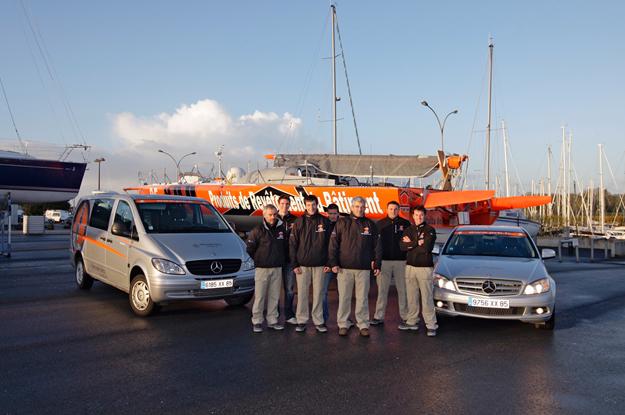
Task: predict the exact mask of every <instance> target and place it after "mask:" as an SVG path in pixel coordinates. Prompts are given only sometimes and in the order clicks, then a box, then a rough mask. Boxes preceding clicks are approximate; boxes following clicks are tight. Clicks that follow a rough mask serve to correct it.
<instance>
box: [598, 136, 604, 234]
mask: <svg viewBox="0 0 625 415" xmlns="http://www.w3.org/2000/svg"><path fill="white" fill-rule="evenodd" d="M599 209H600V210H601V234H605V189H604V188H603V144H599Z"/></svg>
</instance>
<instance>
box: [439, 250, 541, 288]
mask: <svg viewBox="0 0 625 415" xmlns="http://www.w3.org/2000/svg"><path fill="white" fill-rule="evenodd" d="M436 272H438V273H439V274H441V275H444V276H445V277H447V278H458V277H482V278H483V277H490V278H503V279H514V280H520V281H524V282H532V281H535V280H537V279H539V278H543V277H546V276H547V275H548V274H547V271H546V270H545V266H544V265H543V262H542V260H540V259H533V258H504V257H489V256H479V257H478V256H464V255H441V256H440V257H439V259H438V263H437V264H436Z"/></svg>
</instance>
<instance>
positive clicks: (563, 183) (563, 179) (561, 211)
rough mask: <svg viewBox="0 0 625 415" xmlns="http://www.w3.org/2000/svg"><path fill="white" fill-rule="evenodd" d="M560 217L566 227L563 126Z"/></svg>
mask: <svg viewBox="0 0 625 415" xmlns="http://www.w3.org/2000/svg"><path fill="white" fill-rule="evenodd" d="M560 177H561V179H560V180H561V182H560V215H561V216H562V225H563V226H568V223H567V222H566V203H567V201H566V135H565V133H564V126H563V127H562V148H561V149H560Z"/></svg>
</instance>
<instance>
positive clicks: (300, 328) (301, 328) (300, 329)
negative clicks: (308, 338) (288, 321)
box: [295, 324, 306, 333]
mask: <svg viewBox="0 0 625 415" xmlns="http://www.w3.org/2000/svg"><path fill="white" fill-rule="evenodd" d="M295 331H296V332H298V333H303V332H305V331H306V324H298V325H297V327H295Z"/></svg>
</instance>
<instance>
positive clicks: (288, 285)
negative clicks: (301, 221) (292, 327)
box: [278, 195, 297, 324]
mask: <svg viewBox="0 0 625 415" xmlns="http://www.w3.org/2000/svg"><path fill="white" fill-rule="evenodd" d="M290 208H291V199H289V196H288V195H282V196H280V197H279V198H278V219H280V220H281V221H282V222H283V223H284V226H285V227H286V231H287V235H286V240H287V248H288V240H289V232H290V231H291V227H292V226H293V222H295V219H296V217H295V215H293V214H291V212H289V209H290ZM286 259H287V263H286V264H285V265H284V266H283V267H282V285H283V286H284V307H283V310H284V319H285V321H286V322H287V323H289V324H297V320H296V319H295V312H294V311H293V299H294V298H295V292H294V288H295V274H294V273H293V267H291V264H290V263H289V256H288V251H287V258H286Z"/></svg>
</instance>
